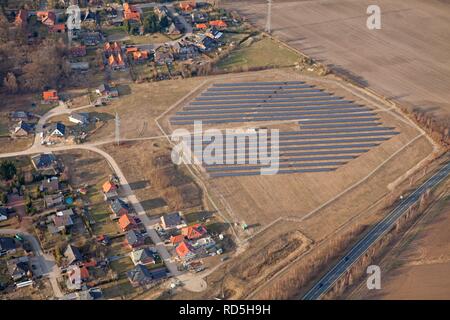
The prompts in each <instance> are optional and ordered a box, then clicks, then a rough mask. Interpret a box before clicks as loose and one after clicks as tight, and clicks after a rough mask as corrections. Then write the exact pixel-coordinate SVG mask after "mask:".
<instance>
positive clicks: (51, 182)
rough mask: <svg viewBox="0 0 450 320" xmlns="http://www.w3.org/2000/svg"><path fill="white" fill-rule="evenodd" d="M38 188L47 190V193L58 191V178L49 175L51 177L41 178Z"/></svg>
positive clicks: (43, 190)
mask: <svg viewBox="0 0 450 320" xmlns="http://www.w3.org/2000/svg"><path fill="white" fill-rule="evenodd" d="M40 190H41V191H42V192H47V193H55V192H59V191H60V188H59V178H58V177H51V178H47V179H44V180H42V182H41V187H40Z"/></svg>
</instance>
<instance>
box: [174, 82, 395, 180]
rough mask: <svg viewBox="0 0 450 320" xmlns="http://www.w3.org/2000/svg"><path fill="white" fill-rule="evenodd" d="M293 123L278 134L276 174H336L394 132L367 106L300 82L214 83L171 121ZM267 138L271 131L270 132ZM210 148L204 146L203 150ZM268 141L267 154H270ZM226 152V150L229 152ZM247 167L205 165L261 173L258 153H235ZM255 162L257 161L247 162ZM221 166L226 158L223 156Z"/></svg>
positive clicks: (211, 169) (224, 173) (218, 170)
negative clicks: (294, 125) (292, 127)
mask: <svg viewBox="0 0 450 320" xmlns="http://www.w3.org/2000/svg"><path fill="white" fill-rule="evenodd" d="M285 120H289V121H297V122H298V124H299V129H298V130H296V131H288V132H280V134H279V145H278V150H279V160H278V165H279V171H278V173H286V174H287V173H302V172H328V171H334V170H336V169H337V168H339V167H340V166H342V165H344V164H346V163H347V162H348V161H350V160H352V159H355V158H356V157H358V156H359V155H361V154H362V153H365V152H368V151H369V150H370V149H371V148H373V147H376V146H377V145H379V144H380V143H382V142H383V141H386V140H388V139H390V138H391V137H392V136H394V135H396V134H398V132H396V131H395V128H392V127H383V126H382V123H381V122H380V119H379V117H378V115H377V114H376V113H375V112H374V111H373V110H372V109H371V108H369V107H367V106H363V105H359V104H357V103H355V102H353V101H350V100H346V99H344V98H343V97H339V96H335V95H333V94H331V93H328V92H325V91H324V90H322V89H320V88H316V87H315V86H313V85H309V84H306V83H305V82H303V81H285V82H242V83H221V84H214V85H213V86H211V87H210V88H208V89H207V90H206V91H205V92H203V93H202V94H201V95H200V96H199V97H197V98H196V99H195V100H194V101H192V102H190V103H189V104H188V105H186V106H185V107H184V108H183V110H182V111H179V112H177V113H176V115H174V116H172V117H171V119H170V122H171V124H173V125H179V126H181V125H192V124H193V123H194V121H202V123H203V124H226V123H241V122H242V123H247V122H264V121H285ZM268 135H269V137H270V132H269V134H268ZM207 145H208V143H207V142H204V145H203V149H204V148H205V147H206V146H207ZM270 146H271V144H270V141H269V150H270ZM229 151H230V150H226V152H229ZM234 153H235V156H236V157H237V156H238V155H245V157H246V159H247V161H246V163H245V164H210V165H206V164H204V167H205V169H206V170H207V172H208V173H209V174H210V176H212V177H230V176H251V175H259V174H260V169H261V168H262V167H267V164H264V163H261V162H260V161H258V160H259V158H258V149H257V148H254V147H253V148H252V147H250V146H246V147H244V148H240V149H239V148H236V147H235V149H234ZM249 160H254V161H256V162H257V163H249V162H250V161H249ZM224 162H225V156H224Z"/></svg>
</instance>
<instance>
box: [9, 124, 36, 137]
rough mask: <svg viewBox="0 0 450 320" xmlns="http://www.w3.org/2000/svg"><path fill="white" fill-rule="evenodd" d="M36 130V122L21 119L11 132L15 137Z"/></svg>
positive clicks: (23, 135)
mask: <svg viewBox="0 0 450 320" xmlns="http://www.w3.org/2000/svg"><path fill="white" fill-rule="evenodd" d="M33 132H34V124H32V123H28V122H25V121H22V120H21V121H20V122H19V123H18V124H17V126H16V127H15V128H14V129H13V131H12V132H11V135H12V136H14V137H25V136H28V135H29V134H32V133H33Z"/></svg>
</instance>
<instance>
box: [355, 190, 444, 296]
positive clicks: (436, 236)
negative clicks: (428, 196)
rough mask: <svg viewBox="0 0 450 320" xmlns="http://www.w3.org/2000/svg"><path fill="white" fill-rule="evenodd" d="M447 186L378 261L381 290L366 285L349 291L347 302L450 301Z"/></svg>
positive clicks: (376, 262)
mask: <svg viewBox="0 0 450 320" xmlns="http://www.w3.org/2000/svg"><path fill="white" fill-rule="evenodd" d="M449 187H450V183H449V182H448V181H447V183H446V185H444V186H443V187H442V188H441V189H442V196H441V197H440V199H439V200H437V201H436V202H435V203H434V204H433V205H432V206H431V207H430V208H429V209H428V210H427V211H426V212H425V213H424V216H423V218H422V219H419V221H418V222H417V223H416V224H415V225H414V226H413V227H412V228H411V229H410V230H409V231H408V232H407V233H406V234H405V235H404V236H403V237H402V239H400V241H398V242H397V243H396V244H395V245H394V247H393V248H390V249H389V250H388V252H387V253H386V254H385V255H383V256H381V257H380V258H378V261H375V262H374V263H375V264H378V265H380V267H381V271H382V280H381V281H382V282H381V289H380V290H371V291H369V290H367V288H366V286H365V285H364V284H365V281H363V282H364V283H361V285H359V286H357V287H356V288H355V289H354V290H353V291H352V292H350V293H349V294H348V296H347V298H350V299H377V300H378V299H383V300H392V299H395V300H397V299H400V300H403V299H408V300H410V299H437V300H440V299H445V300H447V299H449V298H450V289H449V287H450V279H449V277H448V273H449V272H450V255H449V252H450V245H449V243H450V233H449V232H448V230H449V228H450V193H449V190H450V189H449Z"/></svg>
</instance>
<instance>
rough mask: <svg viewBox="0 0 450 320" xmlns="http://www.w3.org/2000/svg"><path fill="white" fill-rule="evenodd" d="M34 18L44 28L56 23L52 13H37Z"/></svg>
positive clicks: (54, 15)
mask: <svg viewBox="0 0 450 320" xmlns="http://www.w3.org/2000/svg"><path fill="white" fill-rule="evenodd" d="M36 16H37V18H38V21H40V22H42V23H43V24H45V25H46V26H53V25H54V24H55V23H56V14H55V13H54V12H53V11H38V12H37V13H36Z"/></svg>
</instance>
